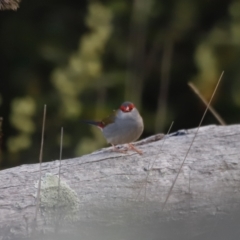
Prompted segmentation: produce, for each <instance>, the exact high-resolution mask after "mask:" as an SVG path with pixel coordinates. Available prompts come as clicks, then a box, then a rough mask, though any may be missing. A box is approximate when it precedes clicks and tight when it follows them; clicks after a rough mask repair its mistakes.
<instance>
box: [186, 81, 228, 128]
mask: <svg viewBox="0 0 240 240" xmlns="http://www.w3.org/2000/svg"><path fill="white" fill-rule="evenodd" d="M188 86H189V87H190V88H191V89H192V90H193V92H194V93H195V94H196V95H197V96H198V97H199V98H200V99H201V100H202V102H203V103H204V104H205V106H207V105H208V102H207V101H206V99H205V98H204V97H203V96H202V94H201V93H200V92H199V91H198V89H197V88H196V86H194V84H193V83H191V82H189V83H188ZM209 110H210V112H211V113H212V114H213V116H214V117H215V118H216V119H217V120H218V122H219V123H220V124H221V125H223V126H224V125H226V122H225V121H224V120H223V119H222V117H221V116H220V115H219V114H218V113H217V111H216V110H215V109H214V108H213V107H212V106H211V105H209Z"/></svg>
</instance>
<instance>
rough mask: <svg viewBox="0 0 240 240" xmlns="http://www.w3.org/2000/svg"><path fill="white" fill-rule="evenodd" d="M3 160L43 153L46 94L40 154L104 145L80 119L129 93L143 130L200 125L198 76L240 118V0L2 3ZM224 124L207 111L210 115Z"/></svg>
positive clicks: (223, 111) (97, 115)
mask: <svg viewBox="0 0 240 240" xmlns="http://www.w3.org/2000/svg"><path fill="white" fill-rule="evenodd" d="M0 67H1V71H0V117H3V123H2V129H1V131H2V133H1V156H0V168H1V169H2V168H7V167H11V166H16V165H20V164H24V163H36V162H38V158H39V149H40V142H41V128H42V116H43V106H44V104H47V118H46V129H45V143H44V152H43V160H44V161H51V160H54V159H58V158H59V141H60V128H61V127H62V126H63V127H64V143H63V158H72V157H76V156H80V155H82V154H86V153H90V152H92V151H94V150H96V149H99V148H101V147H103V146H107V144H106V142H105V140H104V138H103V137H102V135H101V133H100V131H99V130H98V129H97V128H94V127H91V126H88V125H85V124H83V123H81V122H80V119H94V120H98V119H101V118H103V117H106V116H107V115H108V114H109V113H111V112H112V110H113V109H116V108H118V106H119V105H120V104H121V103H122V102H123V101H125V100H128V101H133V102H134V103H135V105H136V106H137V107H138V109H139V111H140V112H141V114H142V116H143V118H144V122H145V130H144V134H143V136H142V138H143V137H147V136H150V135H152V134H155V133H158V132H166V131H167V129H168V128H169V126H170V124H171V122H172V121H174V126H173V128H172V131H176V130H178V129H182V128H192V127H196V126H197V125H198V123H199V121H200V118H201V116H202V114H203V112H204V110H205V106H204V105H203V103H202V102H201V101H200V100H199V99H198V98H197V97H196V95H195V94H194V93H193V92H192V91H191V90H190V88H189V87H188V85H187V83H188V82H189V81H191V82H193V83H194V84H195V86H197V88H198V89H199V91H200V92H201V93H202V94H203V95H204V97H205V98H206V99H207V100H209V99H210V97H211V94H212V92H213V90H214V87H215V85H216V82H217V80H218V78H219V76H220V74H221V72H222V71H223V70H224V71H225V74H224V77H223V80H222V82H221V84H220V87H219V89H218V92H217V94H216V95H215V98H214V101H213V104H212V105H213V106H214V108H215V109H216V110H217V111H218V112H219V113H220V115H221V116H222V117H223V118H224V120H225V121H226V122H227V124H233V123H238V122H239V118H240V111H239V109H240V1H236V0H235V1H230V0H195V1H192V0H162V1H161V0H147V1H146V0H108V1H107V0H105V1H76V0H72V1H67V0H58V1H55V0H42V1H32V0H31V1H30V0H22V2H21V3H20V8H19V9H18V10H17V11H16V12H14V11H0ZM207 124H218V123H217V121H216V119H215V118H214V117H213V116H212V115H211V114H210V113H208V114H207V116H206V118H205V120H204V123H203V125H207Z"/></svg>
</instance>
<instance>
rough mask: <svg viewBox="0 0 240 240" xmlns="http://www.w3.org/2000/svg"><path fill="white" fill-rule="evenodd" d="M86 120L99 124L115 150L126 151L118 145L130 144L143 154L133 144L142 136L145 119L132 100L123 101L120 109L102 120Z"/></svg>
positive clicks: (129, 147)
mask: <svg viewBox="0 0 240 240" xmlns="http://www.w3.org/2000/svg"><path fill="white" fill-rule="evenodd" d="M84 122H85V123H88V124H90V125H94V126H97V127H98V128H99V129H100V130H101V131H102V133H103V136H104V137H105V138H106V140H107V142H108V143H109V144H111V145H112V146H113V150H114V151H117V152H124V153H126V152H127V151H126V150H120V149H118V148H117V147H116V145H119V144H128V149H131V150H133V151H136V152H137V153H138V154H140V155H141V154H142V151H141V150H139V149H137V148H136V147H134V146H133V144H132V142H134V141H136V140H137V139H138V138H139V137H140V136H141V134H142V132H143V129H144V123H143V119H142V117H141V115H140V114H139V112H138V110H137V108H136V107H135V105H134V104H133V103H132V102H128V101H126V102H124V103H122V104H121V106H120V107H119V109H118V110H116V111H114V112H113V113H112V114H111V115H109V116H108V117H106V118H104V119H103V120H101V121H92V120H84Z"/></svg>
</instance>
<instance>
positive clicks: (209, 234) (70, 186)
mask: <svg viewBox="0 0 240 240" xmlns="http://www.w3.org/2000/svg"><path fill="white" fill-rule="evenodd" d="M195 133H196V129H190V130H182V131H178V132H176V133H173V134H170V135H166V136H164V137H163V135H162V134H158V135H155V136H152V137H150V138H148V139H144V140H142V141H139V142H137V143H136V145H137V146H138V148H139V149H140V150H142V151H143V155H139V154H137V153H136V152H132V151H128V153H127V154H124V153H117V152H112V150H111V148H105V149H102V150H100V151H97V152H94V153H92V154H89V155H85V156H82V157H78V158H74V159H66V160H62V163H61V174H60V184H59V181H58V171H59V161H58V160H56V161H52V162H44V163H42V178H41V192H40V196H41V198H40V208H39V211H38V212H37V218H36V214H35V212H36V202H37V200H36V196H37V186H38V181H39V164H29V165H22V166H19V167H14V168H10V169H6V170H2V171H0V240H4V239H18V240H19V239H38V238H39V237H43V236H44V239H66V238H68V239H89V240H90V239H91V240H94V239H98V240H99V239H100V240H101V239H104V240H106V239H160V236H161V239H203V237H204V239H205V240H206V239H211V240H212V239H218V240H219V239H228V240H229V239H238V237H237V238H236V236H239V227H238V226H237V225H236V223H237V221H239V219H240V218H239V216H240V215H239V214H238V211H239V209H240V191H239V189H240V188H239V181H240V125H230V126H213V125H211V126H206V127H201V128H200V129H199V132H198V134H197V136H196V138H195V141H194V143H193V145H192V148H191V150H190V152H189V154H188V156H187V158H186V161H185V163H184V166H183V168H182V169H181V172H180V175H179V177H178V179H177V182H176V184H175V186H174V188H173V191H172V193H171V195H170V197H169V199H168V202H167V204H166V207H165V209H164V210H163V203H164V201H165V199H166V197H167V194H168V192H169V189H170V187H171V185H172V183H173V180H174V178H175V177H176V174H177V172H178V170H179V167H180V165H181V163H182V161H183V159H184V157H185V155H186V153H187V151H188V148H189V146H190V143H191V141H192V139H193V137H194V134H195ZM44 151H47V150H46V147H45V150H44ZM229 226H231V227H229ZM230 233H231V234H230ZM229 234H230V235H229ZM80 236H81V237H80ZM226 236H227V238H226Z"/></svg>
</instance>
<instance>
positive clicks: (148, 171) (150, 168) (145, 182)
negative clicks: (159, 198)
mask: <svg viewBox="0 0 240 240" xmlns="http://www.w3.org/2000/svg"><path fill="white" fill-rule="evenodd" d="M173 124H174V122H172V123H171V125H170V127H169V129H168V132H167V134H169V132H170V131H171V129H172V126H173ZM164 142H165V138H163V140H162V144H161V146H160V151H161V150H162V147H163V144H164ZM155 162H156V159H155V160H154V161H153V163H152V165H151V163H150V162H149V164H148V168H147V176H146V179H145V181H144V185H145V193H144V201H145V200H146V195H147V181H148V177H149V173H150V171H151V170H152V169H153V165H154V163H155ZM150 165H151V166H150ZM141 191H142V186H141V187H140V190H139V192H138V195H137V198H136V199H138V197H139V196H140V193H141Z"/></svg>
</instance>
